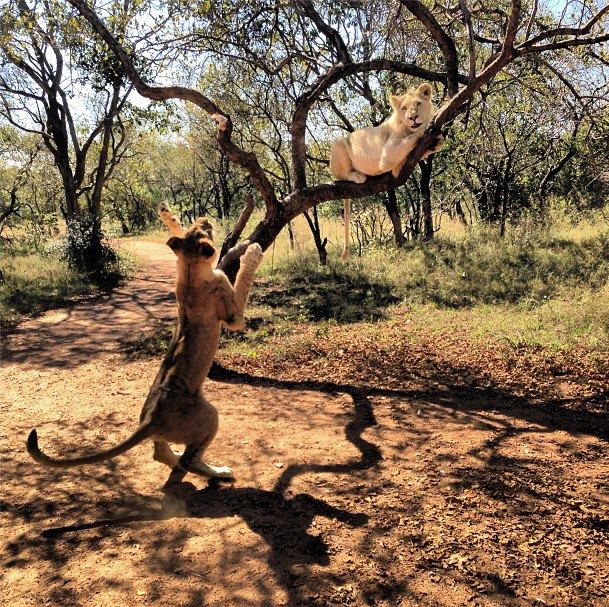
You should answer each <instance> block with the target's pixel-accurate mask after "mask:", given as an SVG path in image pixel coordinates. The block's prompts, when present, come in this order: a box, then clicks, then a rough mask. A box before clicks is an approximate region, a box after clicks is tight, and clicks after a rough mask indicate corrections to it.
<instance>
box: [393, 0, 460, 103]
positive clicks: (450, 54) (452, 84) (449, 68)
mask: <svg viewBox="0 0 609 607" xmlns="http://www.w3.org/2000/svg"><path fill="white" fill-rule="evenodd" d="M400 4H402V5H403V6H405V7H406V8H407V9H408V10H409V11H410V12H411V13H412V14H413V15H414V16H415V17H416V18H417V20H418V21H420V22H421V23H422V24H423V26H424V27H425V29H426V30H427V31H428V32H429V34H430V35H431V37H432V38H433V39H434V40H435V41H436V43H437V45H438V47H439V48H440V51H441V52H442V55H444V62H445V63H446V73H447V82H446V84H447V88H448V96H449V97H452V96H453V95H454V94H455V93H456V92H457V89H458V73H459V57H458V55H457V47H456V45H455V42H454V40H453V39H452V38H451V37H450V36H449V35H448V34H447V33H446V32H445V31H444V29H443V28H442V26H441V25H440V24H439V23H438V21H437V19H436V18H435V17H434V16H433V14H432V13H431V11H430V10H429V9H428V8H427V7H426V6H425V5H424V4H423V3H422V2H419V0H400Z"/></svg>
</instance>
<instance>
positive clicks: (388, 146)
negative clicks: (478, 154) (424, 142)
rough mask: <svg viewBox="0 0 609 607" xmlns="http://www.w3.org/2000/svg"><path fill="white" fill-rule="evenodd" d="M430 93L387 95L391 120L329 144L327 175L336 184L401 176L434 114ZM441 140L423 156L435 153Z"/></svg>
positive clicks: (428, 89)
mask: <svg viewBox="0 0 609 607" xmlns="http://www.w3.org/2000/svg"><path fill="white" fill-rule="evenodd" d="M431 97H432V89H431V86H430V85H429V84H427V83H423V84H421V85H419V87H418V88H417V89H410V90H408V91H406V93H404V94H403V95H389V102H390V103H391V106H392V107H393V113H392V114H391V116H390V117H389V118H388V119H387V120H385V122H383V124H381V125H380V126H374V127H370V128H367V129H358V130H357V131H353V133H350V134H349V135H348V136H347V137H340V138H339V139H336V140H334V141H333V142H332V147H331V148H330V171H332V174H333V175H334V177H336V179H337V180H339V181H341V180H342V181H352V182H354V183H364V182H365V181H366V179H368V177H371V176H375V175H381V174H383V173H387V172H388V171H391V173H392V174H393V176H394V177H397V176H398V175H399V174H400V171H401V169H402V167H403V166H404V163H405V162H406V159H407V158H408V155H409V154H410V152H412V150H413V149H414V148H415V146H416V145H417V142H418V140H419V139H420V138H421V137H422V135H423V133H424V132H425V130H426V129H427V127H428V126H429V123H430V121H431V119H432V117H433V115H434V114H435V111H436V109H435V107H434V105H433V103H432V101H431ZM443 142H444V141H443V139H441V140H440V141H439V143H438V144H437V145H435V146H434V147H433V148H431V149H429V150H427V151H426V152H425V154H424V155H423V158H426V157H427V156H429V155H430V154H433V153H434V152H437V151H438V150H439V149H440V148H441V147H442V144H443ZM350 206H351V205H350V201H348V200H345V244H344V248H343V253H342V256H341V257H342V259H347V257H348V256H349V238H350V236H349V215H350Z"/></svg>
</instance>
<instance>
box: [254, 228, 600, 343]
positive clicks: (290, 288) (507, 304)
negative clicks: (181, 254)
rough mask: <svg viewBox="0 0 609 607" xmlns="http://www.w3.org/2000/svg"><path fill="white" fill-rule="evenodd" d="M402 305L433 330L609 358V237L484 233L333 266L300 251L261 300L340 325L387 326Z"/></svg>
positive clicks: (375, 252)
mask: <svg viewBox="0 0 609 607" xmlns="http://www.w3.org/2000/svg"><path fill="white" fill-rule="evenodd" d="M603 228H604V229H603ZM552 231H554V232H556V231H557V230H556V231H555V230H552ZM396 302H401V303H402V305H404V304H406V305H408V306H410V308H411V312H412V313H411V316H412V320H411V322H413V323H414V324H415V325H419V326H420V327H421V328H424V329H425V330H433V331H440V332H441V331H445V330H450V327H451V326H452V327H454V328H457V327H458V328H460V329H463V330H465V331H466V332H467V334H468V335H470V336H471V337H472V338H481V339H484V340H491V341H499V342H503V343H508V344H511V345H512V346H514V347H520V346H523V345H532V346H542V347H547V348H551V349H570V348H574V347H585V348H587V349H593V350H599V351H606V350H609V230H607V228H606V227H604V226H602V225H601V226H599V227H598V228H597V229H596V230H593V229H592V228H591V227H590V226H589V225H587V226H586V229H585V230H584V231H583V234H582V232H581V231H578V230H577V229H576V228H575V227H574V226H573V225H569V226H568V230H566V231H565V233H562V232H560V231H559V233H558V234H557V235H556V233H555V235H552V234H550V233H549V230H544V229H535V230H531V229H530V228H529V229H528V230H526V231H525V230H522V231H521V232H520V233H519V232H515V233H513V234H512V236H511V237H510V238H506V239H504V240H501V239H500V238H498V237H497V235H496V234H494V233H491V232H490V231H487V230H484V229H482V228H478V229H477V230H476V231H475V232H474V233H461V234H458V235H456V236H449V237H440V238H438V239H437V240H436V241H435V242H432V243H429V244H420V243H418V244H410V245H409V246H407V247H406V248H404V249H395V248H387V247H383V248H371V249H369V250H368V251H367V252H366V253H365V254H364V255H363V256H362V257H361V258H357V257H355V258H353V259H352V260H351V261H349V262H348V263H342V262H340V261H339V260H337V259H331V260H330V265H329V266H328V267H327V268H321V267H320V266H319V265H318V264H317V261H316V256H315V253H314V251H312V250H309V251H304V252H300V253H297V254H294V253H292V255H291V256H290V257H289V258H283V259H282V260H280V261H279V262H278V263H276V264H275V268H274V269H273V271H267V272H266V282H264V281H262V284H261V282H260V281H259V282H258V283H257V286H256V287H255V295H254V299H253V303H254V304H256V303H258V304H264V305H267V306H271V307H272V308H273V310H274V311H275V316H276V317H280V318H290V317H291V318H293V319H294V320H301V321H320V320H325V321H328V320H329V321H335V322H356V321H369V320H378V319H383V318H387V317H390V316H391V309H390V308H389V307H388V306H390V305H391V304H393V303H396ZM254 310H255V305H254V307H252V311H254ZM254 313H255V312H254Z"/></svg>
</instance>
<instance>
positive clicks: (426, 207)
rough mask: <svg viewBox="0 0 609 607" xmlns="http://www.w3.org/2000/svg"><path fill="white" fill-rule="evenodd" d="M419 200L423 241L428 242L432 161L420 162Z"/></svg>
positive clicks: (430, 221) (432, 235)
mask: <svg viewBox="0 0 609 607" xmlns="http://www.w3.org/2000/svg"><path fill="white" fill-rule="evenodd" d="M419 166H420V167H421V181H420V183H421V198H422V200H423V205H422V206H423V240H424V241H425V242H429V241H430V240H433V237H434V228H433V213H432V209H431V169H432V159H431V158H428V159H427V160H421V162H420V163H419Z"/></svg>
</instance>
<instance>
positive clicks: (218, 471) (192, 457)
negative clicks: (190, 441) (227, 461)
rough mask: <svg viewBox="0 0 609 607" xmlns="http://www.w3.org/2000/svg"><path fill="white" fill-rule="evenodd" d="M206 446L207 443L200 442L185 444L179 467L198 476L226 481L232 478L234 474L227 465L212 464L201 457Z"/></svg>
mask: <svg viewBox="0 0 609 607" xmlns="http://www.w3.org/2000/svg"><path fill="white" fill-rule="evenodd" d="M206 447H207V445H200V444H198V445H187V447H186V450H185V451H184V455H182V457H181V458H180V462H179V467H180V468H182V469H183V470H186V472H191V473H192V474H198V475H199V476H205V477H208V478H217V479H219V480H226V481H232V480H234V479H235V475H234V473H233V471H232V470H231V469H230V468H229V467H228V466H212V465H211V464H208V463H206V462H204V461H203V460H202V459H201V457H202V455H203V453H204V451H205V448H206Z"/></svg>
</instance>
